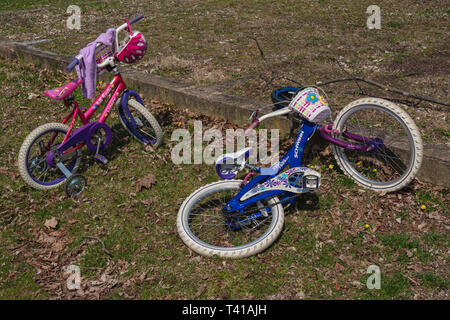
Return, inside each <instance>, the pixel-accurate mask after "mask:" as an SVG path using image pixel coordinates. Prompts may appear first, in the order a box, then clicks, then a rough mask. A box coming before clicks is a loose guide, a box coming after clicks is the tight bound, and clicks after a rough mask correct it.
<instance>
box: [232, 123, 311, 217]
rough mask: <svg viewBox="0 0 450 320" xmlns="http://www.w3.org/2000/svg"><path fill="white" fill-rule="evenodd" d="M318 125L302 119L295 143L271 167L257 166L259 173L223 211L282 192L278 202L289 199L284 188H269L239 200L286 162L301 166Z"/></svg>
mask: <svg viewBox="0 0 450 320" xmlns="http://www.w3.org/2000/svg"><path fill="white" fill-rule="evenodd" d="M318 127H319V126H318V125H317V124H314V123H312V122H309V121H307V120H303V121H302V126H301V128H300V131H299V133H298V135H297V138H296V140H295V143H294V145H293V146H292V147H291V148H290V149H289V151H288V152H287V153H286V154H285V155H284V156H283V157H282V158H281V159H280V160H279V161H278V162H277V163H275V164H274V165H273V166H272V167H270V168H258V173H259V175H258V176H256V177H255V178H254V179H252V180H251V181H250V182H249V183H247V184H246V185H245V186H244V187H243V188H242V190H241V191H239V193H238V194H237V195H236V196H235V197H233V199H231V200H230V201H229V202H228V203H227V204H226V205H225V207H224V210H225V212H230V213H231V212H244V211H245V209H246V208H247V207H248V206H249V205H251V204H253V203H255V202H257V201H260V200H262V199H266V198H269V197H273V196H276V195H280V194H283V195H285V196H286V197H285V198H283V199H281V200H280V202H282V203H283V202H286V201H289V199H288V198H291V196H292V195H293V193H291V192H286V191H284V190H270V191H267V192H263V193H260V194H258V195H255V196H253V197H251V198H250V199H247V200H245V201H240V199H241V197H242V196H243V195H244V194H246V193H247V192H249V191H250V190H251V189H252V188H253V187H255V186H256V185H257V184H259V183H262V182H265V181H267V180H269V179H272V178H273V177H275V176H277V175H278V174H279V173H280V172H281V171H282V170H283V169H284V168H285V167H286V166H287V165H288V164H289V167H290V168H294V167H301V165H302V156H303V150H304V148H305V146H306V143H307V142H308V140H309V138H310V137H311V136H312V135H313V134H314V132H315V131H316V129H317V128H318ZM290 201H291V202H293V201H294V199H293V198H291V199H290ZM261 215H262V213H261V212H257V213H255V214H254V215H253V216H254V217H253V216H252V217H248V218H247V220H249V219H252V218H257V217H259V216H261Z"/></svg>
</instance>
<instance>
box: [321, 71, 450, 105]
mask: <svg viewBox="0 0 450 320" xmlns="http://www.w3.org/2000/svg"><path fill="white" fill-rule="evenodd" d="M343 81H361V82H365V83H368V84H370V85H372V86H375V87H378V88H380V89H383V90H384V91H388V92H393V93H397V94H401V95H403V96H405V97H408V98H412V99H418V100H422V101H428V102H432V103H436V104H441V105H444V106H447V107H450V103H449V102H446V101H441V100H438V99H435V98H431V97H426V96H421V95H416V94H412V93H409V92H407V91H404V90H400V89H396V88H393V87H390V86H388V85H384V84H382V83H378V82H375V81H373V80H369V79H365V78H361V77H351V78H341V79H333V80H328V81H325V82H322V81H319V82H317V83H316V85H318V86H319V85H320V86H326V85H328V84H332V83H337V82H343Z"/></svg>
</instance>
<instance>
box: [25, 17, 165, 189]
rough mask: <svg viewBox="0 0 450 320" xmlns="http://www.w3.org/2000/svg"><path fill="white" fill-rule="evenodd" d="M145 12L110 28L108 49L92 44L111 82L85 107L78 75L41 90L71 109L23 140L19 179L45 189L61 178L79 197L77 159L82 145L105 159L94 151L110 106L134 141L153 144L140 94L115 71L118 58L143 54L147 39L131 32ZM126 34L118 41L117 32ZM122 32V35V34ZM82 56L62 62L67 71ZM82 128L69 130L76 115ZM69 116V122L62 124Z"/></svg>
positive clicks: (106, 133)
mask: <svg viewBox="0 0 450 320" xmlns="http://www.w3.org/2000/svg"><path fill="white" fill-rule="evenodd" d="M143 17H144V16H143V15H142V14H141V15H139V16H138V17H136V18H134V19H132V20H130V21H128V20H127V19H126V20H125V21H126V23H124V24H123V25H121V26H120V27H119V28H117V29H116V30H115V41H114V46H113V47H108V46H105V45H103V44H100V45H97V47H96V63H97V71H98V72H99V73H100V72H103V71H109V72H112V73H113V74H114V77H113V79H112V80H111V82H110V83H109V84H108V85H107V86H106V88H105V89H104V90H103V91H102V93H101V94H100V95H99V96H98V97H97V98H96V99H95V101H94V102H93V103H92V104H91V106H90V107H89V108H88V109H87V110H86V109H84V108H82V107H80V106H79V105H78V102H77V101H76V100H75V98H74V96H73V94H72V93H73V91H74V90H75V89H76V88H77V87H78V86H79V85H80V84H82V82H83V80H82V79H77V80H73V81H71V82H69V83H67V84H65V85H63V86H61V87H59V88H56V89H51V90H46V91H44V92H43V94H44V95H46V96H48V97H50V98H52V99H55V100H64V105H65V106H67V107H69V108H72V111H71V112H70V113H69V115H67V116H66V117H65V118H64V120H63V121H62V123H47V124H44V125H42V126H40V127H38V128H36V129H34V130H33V131H32V132H31V133H30V134H29V135H28V136H27V137H26V139H25V141H24V142H23V144H22V146H21V148H20V151H19V159H18V166H19V172H20V174H21V176H22V178H23V179H24V180H25V182H26V183H27V184H29V185H30V186H31V187H33V188H36V189H40V190H45V189H51V188H56V187H58V186H60V185H61V184H63V183H64V182H65V191H66V193H67V195H69V196H74V197H76V196H78V195H79V194H80V193H81V192H82V191H83V190H84V188H85V186H86V179H85V178H84V177H83V176H82V175H81V174H77V173H76V171H77V169H78V167H79V164H80V160H81V149H82V148H83V147H84V146H86V147H87V149H88V150H89V151H91V152H93V153H94V159H95V160H97V161H98V162H100V163H102V164H106V163H107V159H106V158H105V157H104V156H102V155H101V154H100V153H99V152H100V151H102V150H104V149H105V148H106V147H107V146H108V145H109V143H110V142H111V128H110V127H109V126H108V125H107V124H106V123H105V121H106V119H107V118H108V116H109V114H110V112H111V110H112V108H113V106H115V108H116V110H117V113H118V115H119V119H120V122H121V123H122V125H123V126H124V128H125V129H126V130H127V131H128V132H129V133H130V134H131V135H132V136H133V137H135V138H136V139H137V140H138V141H139V142H141V143H143V144H151V145H152V146H153V147H158V146H159V145H160V144H161V143H162V140H163V133H162V130H161V127H160V125H159V124H158V121H157V120H156V119H155V117H153V115H152V114H151V113H150V112H149V111H148V109H147V108H145V106H144V104H143V102H142V99H141V98H140V97H139V95H138V94H137V93H136V92H135V91H133V90H130V89H128V88H127V86H126V84H125V82H124V80H123V78H122V76H121V75H120V72H119V69H118V63H119V62H122V61H123V62H126V63H133V62H135V61H137V60H139V59H140V58H142V56H143V55H144V53H145V51H146V41H145V38H144V37H143V35H142V34H141V33H140V32H137V31H135V32H133V31H132V30H131V24H133V23H135V22H137V21H139V20H140V19H142V18H143ZM122 31H123V32H126V33H127V34H126V36H125V38H124V39H123V40H122V41H120V42H119V38H118V35H119V34H120V32H122ZM123 32H122V33H123ZM82 59H83V56H81V55H78V56H76V57H75V58H74V59H73V60H72V62H71V63H70V64H69V65H68V66H67V68H66V70H67V71H71V70H72V69H73V68H74V67H75V66H76V65H77V64H79V63H80V61H81V60H82ZM108 97H109V99H108V101H107V103H106V105H105V107H104V108H103V111H102V113H101V115H100V117H99V118H98V120H97V121H91V117H92V115H93V114H94V113H95V111H96V110H97V109H98V108H99V106H101V105H102V104H103V103H104V102H105V101H106V100H107V98H108ZM77 118H79V119H80V120H81V122H82V126H80V127H79V128H77V129H76V130H73V129H74V127H75V122H76V119H77ZM69 120H70V124H69V125H67V123H68V122H69Z"/></svg>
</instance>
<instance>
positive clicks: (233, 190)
mask: <svg viewBox="0 0 450 320" xmlns="http://www.w3.org/2000/svg"><path fill="white" fill-rule="evenodd" d="M318 89H320V88H316V87H307V88H301V89H298V88H288V87H285V88H281V89H278V90H275V91H274V93H273V94H272V99H273V101H274V102H275V105H274V108H275V111H272V112H271V113H269V114H266V115H264V116H262V117H260V118H258V112H257V111H256V112H254V113H253V114H252V116H251V119H252V120H253V122H252V124H251V126H250V127H249V128H248V129H247V130H246V133H247V132H249V130H250V129H253V128H256V127H257V126H258V125H259V124H260V123H261V122H262V121H263V120H266V119H268V118H270V117H274V116H281V115H289V116H291V117H293V118H294V119H295V120H296V121H299V122H300V127H299V132H298V135H297V138H296V139H295V142H294V144H293V146H292V147H291V148H290V149H289V151H287V153H286V154H285V155H284V156H282V157H281V158H280V159H279V161H278V162H276V163H275V164H274V165H272V166H271V167H270V168H261V167H257V166H255V165H251V164H249V163H247V159H248V157H249V155H250V154H251V153H252V149H251V148H246V149H243V150H240V151H238V152H236V153H232V154H225V155H224V156H222V157H221V158H219V159H218V160H217V161H216V171H217V173H218V175H219V176H220V177H221V178H223V179H224V180H221V181H217V182H214V183H211V184H208V185H205V186H203V187H201V188H200V189H198V190H196V191H194V192H193V193H192V194H191V195H189V196H188V197H187V198H186V200H185V201H184V202H183V204H182V205H181V207H180V209H179V211H178V217H177V229H178V233H179V235H180V237H181V239H182V240H183V242H184V243H185V244H186V245H187V246H188V247H189V248H191V249H192V250H193V251H195V252H197V253H198V254H200V255H204V256H213V255H217V256H220V257H222V258H243V257H248V256H251V255H254V254H257V253H259V252H261V251H263V250H265V249H266V248H268V247H269V246H270V245H271V244H272V243H273V242H274V241H275V240H276V238H277V237H278V236H279V235H280V233H281V230H282V227H283V224H284V210H285V208H286V207H288V206H290V205H291V204H293V202H294V201H295V198H296V197H298V196H300V195H301V194H304V193H306V192H310V191H314V190H317V189H318V188H319V186H320V178H321V175H320V173H319V172H317V171H316V170H313V169H311V168H308V167H303V166H302V155H303V150H304V148H305V146H306V144H307V142H308V140H309V139H310V137H311V136H312V135H313V134H314V133H315V132H316V131H319V132H320V135H321V136H322V137H323V138H324V139H326V140H327V141H329V142H331V143H332V149H333V151H334V155H335V158H336V160H337V163H338V164H339V166H340V168H341V169H342V171H343V172H344V173H345V174H346V175H348V176H349V177H351V178H352V179H353V180H354V181H355V182H356V183H358V184H359V185H361V186H363V187H365V188H368V189H372V190H376V191H384V192H392V191H395V190H399V189H401V188H403V187H405V186H406V185H407V184H409V183H410V182H411V180H412V179H413V178H414V177H415V175H416V174H417V172H418V170H419V168H420V165H421V162H422V149H423V148H422V140H421V136H420V133H419V130H418V128H417V126H416V125H415V123H414V122H413V120H412V119H411V117H410V116H409V115H408V114H407V113H406V112H405V111H403V110H402V109H401V108H400V107H398V106H397V105H395V104H394V103H392V102H390V101H387V100H384V99H379V98H362V99H358V100H356V101H354V102H352V103H350V104H349V105H347V106H346V107H345V108H344V109H342V111H340V112H339V114H338V115H337V117H336V119H335V121H334V123H333V124H327V125H320V124H319V123H320V122H322V121H324V120H326V119H327V118H328V117H329V116H330V109H329V106H328V103H327V101H326V100H325V98H324V96H323V95H321V94H320V92H319V90H318ZM320 90H321V89H320ZM325 95H326V94H325ZM287 166H289V169H287V170H286V169H285V168H286V167H287ZM244 168H248V169H250V172H249V173H248V174H247V176H246V177H245V178H244V179H243V180H236V179H235V177H236V175H237V174H238V172H239V171H240V170H242V169H244Z"/></svg>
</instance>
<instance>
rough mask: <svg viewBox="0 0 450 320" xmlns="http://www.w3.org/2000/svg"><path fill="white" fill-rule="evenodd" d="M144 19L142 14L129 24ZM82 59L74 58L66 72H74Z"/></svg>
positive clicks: (79, 56)
mask: <svg viewBox="0 0 450 320" xmlns="http://www.w3.org/2000/svg"><path fill="white" fill-rule="evenodd" d="M143 18H144V15H143V14H142V13H141V14H139V15H138V16H136V17H134V18H133V19H131V20H130V21H129V22H130V24H133V23H136V22H138V21H139V20H141V19H143ZM123 26H124V25H122V26H120V27H119V28H117V29H116V32H117V30H118V29H120V28H121V27H123ZM125 26H126V24H125ZM82 58H83V56H81V55H78V56H76V57H74V58H73V59H72V61H71V62H70V63H69V64H68V65H67V67H66V71H67V72H70V71H72V70H73V68H75V66H76V65H78V64H79V63H80V59H82Z"/></svg>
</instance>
